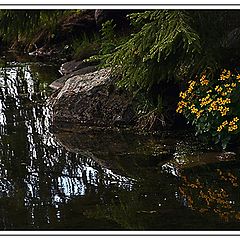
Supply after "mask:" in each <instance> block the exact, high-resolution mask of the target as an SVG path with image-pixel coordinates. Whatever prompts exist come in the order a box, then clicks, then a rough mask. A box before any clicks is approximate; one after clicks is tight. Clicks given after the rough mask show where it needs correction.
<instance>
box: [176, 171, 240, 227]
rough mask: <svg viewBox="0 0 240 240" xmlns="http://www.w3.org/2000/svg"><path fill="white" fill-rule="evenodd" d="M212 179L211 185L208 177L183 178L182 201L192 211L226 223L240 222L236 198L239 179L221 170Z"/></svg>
mask: <svg viewBox="0 0 240 240" xmlns="http://www.w3.org/2000/svg"><path fill="white" fill-rule="evenodd" d="M212 177H213V181H212V182H211V185H209V184H210V183H209V181H207V180H206V176H202V177H201V176H198V177H194V178H192V177H191V176H190V177H187V176H186V175H184V176H182V181H183V182H182V186H181V187H179V193H180V195H181V198H182V201H183V202H184V203H185V204H186V205H187V206H188V207H189V208H191V209H192V210H195V211H198V212H200V213H202V214H206V215H212V214H213V215H216V216H218V217H220V219H222V220H223V221H225V222H229V221H240V205H238V203H237V202H238V201H237V196H234V190H235V189H236V187H238V186H239V182H238V177H236V176H235V175H234V173H232V172H230V171H224V170H220V169H216V171H214V174H213V176H212ZM208 180H209V179H208Z"/></svg>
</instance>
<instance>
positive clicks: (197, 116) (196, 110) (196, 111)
mask: <svg viewBox="0 0 240 240" xmlns="http://www.w3.org/2000/svg"><path fill="white" fill-rule="evenodd" d="M189 109H190V110H191V113H194V114H196V118H197V119H198V118H199V117H200V116H201V114H202V113H203V110H199V109H197V108H196V107H195V104H192V105H191V106H190V107H189Z"/></svg>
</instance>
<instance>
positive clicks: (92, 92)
mask: <svg viewBox="0 0 240 240" xmlns="http://www.w3.org/2000/svg"><path fill="white" fill-rule="evenodd" d="M49 105H50V106H51V107H52V115H53V123H54V122H72V123H74V122H75V123H78V124H81V125H83V126H100V127H111V126H115V125H128V124H131V123H132V122H133V121H134V111H133V108H132V96H131V94H130V93H129V92H127V91H125V90H120V89H118V88H117V87H116V86H115V79H114V78H112V77H111V74H110V69H101V70H99V71H95V72H92V73H88V74H84V75H76V76H73V77H71V78H69V79H68V80H67V81H66V82H65V84H64V86H63V87H62V88H61V90H60V91H59V92H58V93H55V94H53V95H52V97H51V98H50V100H49Z"/></svg>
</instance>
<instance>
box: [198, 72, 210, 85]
mask: <svg viewBox="0 0 240 240" xmlns="http://www.w3.org/2000/svg"><path fill="white" fill-rule="evenodd" d="M200 83H201V85H202V86H203V85H208V84H209V80H207V79H206V75H205V74H204V75H202V77H201V78H200Z"/></svg>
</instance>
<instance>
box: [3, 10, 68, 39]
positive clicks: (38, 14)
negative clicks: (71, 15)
mask: <svg viewBox="0 0 240 240" xmlns="http://www.w3.org/2000/svg"><path fill="white" fill-rule="evenodd" d="M64 12H65V11H64V10H0V35H1V36H2V37H3V38H4V39H6V40H12V39H14V38H19V37H26V36H28V37H29V36H31V35H33V34H34V33H35V32H36V31H37V30H38V29H39V28H40V27H48V28H51V27H52V26H54V24H56V22H57V20H59V17H60V16H63V14H64Z"/></svg>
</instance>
